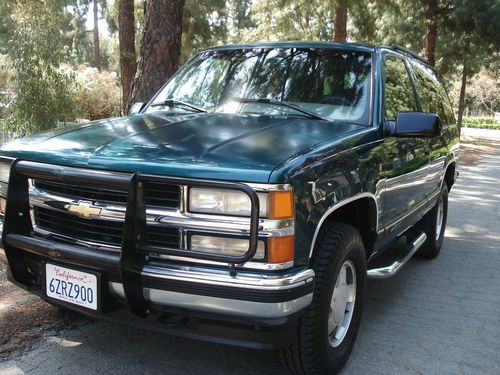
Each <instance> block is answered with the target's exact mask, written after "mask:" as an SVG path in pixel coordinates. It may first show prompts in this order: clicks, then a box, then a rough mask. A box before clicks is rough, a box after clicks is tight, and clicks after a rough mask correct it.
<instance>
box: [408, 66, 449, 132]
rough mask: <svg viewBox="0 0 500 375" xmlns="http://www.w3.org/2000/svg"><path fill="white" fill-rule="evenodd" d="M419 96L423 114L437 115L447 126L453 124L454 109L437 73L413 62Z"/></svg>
mask: <svg viewBox="0 0 500 375" xmlns="http://www.w3.org/2000/svg"><path fill="white" fill-rule="evenodd" d="M412 67H413V71H414V73H415V83H416V86H417V94H418V96H419V98H420V104H421V105H422V111H423V112H429V113H437V114H438V115H439V117H441V120H442V121H443V123H445V124H449V123H453V122H454V121H455V120H454V116H453V108H452V106H451V103H450V99H449V98H448V95H447V94H446V91H445V89H444V87H443V85H442V83H441V82H440V81H439V78H438V77H437V75H436V73H435V72H434V71H433V70H432V69H430V68H429V67H427V66H425V65H423V64H420V63H418V62H412Z"/></svg>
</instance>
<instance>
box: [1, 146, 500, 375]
mask: <svg viewBox="0 0 500 375" xmlns="http://www.w3.org/2000/svg"><path fill="white" fill-rule="evenodd" d="M478 150H479V149H478ZM478 150H474V153H471V154H470V156H471V157H469V158H468V162H469V164H471V163H472V164H475V163H477V162H478V161H481V162H480V163H479V164H477V165H469V166H466V167H463V168H462V170H461V177H460V180H459V182H458V183H457V185H456V186H455V187H454V189H453V190H452V193H451V194H450V209H449V223H448V228H447V231H446V239H445V242H444V246H443V249H442V253H441V255H440V257H439V258H438V259H436V260H433V261H424V260H420V259H414V260H412V261H410V263H409V264H408V266H406V267H405V268H404V269H403V270H402V271H401V272H400V274H398V275H397V276H396V277H394V278H392V279H388V280H381V281H370V282H369V283H368V297H367V301H366V309H365V314H364V317H363V322H362V326H361V333H360V336H359V338H358V342H357V345H356V347H355V349H354V351H353V353H352V356H351V359H350V361H349V362H348V364H347V366H346V368H345V370H344V371H343V374H402V373H404V374H422V373H424V374H500V296H499V295H500V184H499V182H500V145H496V146H495V147H493V148H491V147H490V148H489V151H490V154H489V155H485V156H483V157H482V158H478V157H477V156H478V155H479V154H478V153H477V152H478ZM479 151H481V150H479ZM482 151H484V150H482ZM28 305H29V306H32V307H31V308H28ZM0 332H2V336H1V337H0V361H1V363H0V373H2V374H18V373H19V374H22V373H30V374H56V373H57V374H70V373H71V374H73V373H78V374H95V373H105V374H114V373H116V374H127V373H131V374H132V373H133V374H137V373H155V374H158V373H165V374H203V375H208V374H234V373H238V374H240V375H244V374H283V371H282V370H281V367H280V364H279V362H278V361H277V360H276V358H275V356H274V353H273V352H266V351H252V350H244V349H238V348H230V347H225V346H218V345H212V344H206V343H199V342H195V341H189V340H185V339H177V338H172V337H164V336H161V335H156V334H151V333H149V332H141V331H138V330H135V329H130V328H124V327H121V326H116V325H112V324H105V323H101V322H93V321H89V320H86V319H82V318H79V317H75V316H73V315H71V314H69V315H68V314H62V313H60V312H57V311H56V310H55V309H54V308H52V307H50V306H49V305H47V304H45V303H44V302H42V301H40V300H38V299H36V298H33V297H29V296H28V295H26V294H25V293H24V292H21V291H20V290H17V289H14V288H12V287H9V286H8V285H6V284H5V282H4V280H2V279H1V278H0Z"/></svg>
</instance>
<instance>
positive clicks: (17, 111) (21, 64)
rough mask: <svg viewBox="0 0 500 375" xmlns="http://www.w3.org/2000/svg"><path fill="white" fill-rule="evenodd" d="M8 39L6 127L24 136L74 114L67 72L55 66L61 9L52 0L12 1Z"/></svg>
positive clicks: (59, 48) (60, 48)
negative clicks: (10, 95)
mask: <svg viewBox="0 0 500 375" xmlns="http://www.w3.org/2000/svg"><path fill="white" fill-rule="evenodd" d="M13 19H14V22H15V31H14V32H13V34H12V38H11V40H10V42H9V49H10V52H11V56H12V65H13V68H14V69H15V75H14V77H13V80H14V82H15V85H16V95H15V97H14V100H13V102H12V119H11V121H9V123H8V124H7V125H8V128H9V129H8V130H9V131H10V132H11V133H13V134H15V135H25V134H29V133H32V132H35V131H40V130H46V129H50V128H53V127H54V126H56V124H57V122H58V120H61V121H66V120H70V119H73V118H74V117H75V112H74V106H73V100H72V96H73V92H72V89H71V87H72V82H73V77H71V75H69V74H66V73H64V72H62V71H61V70H60V69H59V62H60V61H61V60H62V54H63V51H64V48H63V44H62V37H61V32H60V30H61V19H62V13H61V8H60V7H59V6H58V4H57V3H56V1H50V0H46V1H40V2H39V1H24V2H19V3H17V4H16V7H15V13H14V15H13Z"/></svg>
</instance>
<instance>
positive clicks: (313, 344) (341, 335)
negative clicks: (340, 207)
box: [282, 223, 366, 375]
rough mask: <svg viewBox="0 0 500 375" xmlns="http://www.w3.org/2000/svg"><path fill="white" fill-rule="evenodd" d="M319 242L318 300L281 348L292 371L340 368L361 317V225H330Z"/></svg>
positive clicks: (318, 371)
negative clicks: (293, 335) (294, 335)
mask: <svg viewBox="0 0 500 375" xmlns="http://www.w3.org/2000/svg"><path fill="white" fill-rule="evenodd" d="M317 244H318V245H317V247H316V249H315V253H316V255H315V256H314V257H313V260H312V268H313V269H314V271H315V273H316V278H315V284H314V295H313V301H312V303H311V305H310V306H309V307H308V308H307V309H306V311H305V312H304V314H303V315H302V317H301V318H300V320H299V328H298V334H297V336H296V337H295V338H294V341H293V343H292V344H290V345H289V346H288V347H286V348H284V349H283V350H282V359H283V361H284V363H285V366H286V367H287V368H288V370H289V371H290V372H291V373H292V374H311V375H312V374H314V375H320V374H333V373H336V372H338V371H339V370H340V369H341V368H342V367H343V366H344V364H345V362H346V361H347V359H348V358H349V355H350V353H351V351H352V348H353V346H354V342H355V340H356V336H357V333H358V328H359V323H360V321H361V312H362V310H363V300H364V296H365V284H366V252H365V248H364V245H363V241H362V239H361V236H360V234H359V232H358V230H357V229H356V228H354V227H352V226H350V225H347V224H340V223H332V224H329V225H328V226H327V227H325V228H324V229H323V230H322V231H321V232H320V235H319V237H318V241H317Z"/></svg>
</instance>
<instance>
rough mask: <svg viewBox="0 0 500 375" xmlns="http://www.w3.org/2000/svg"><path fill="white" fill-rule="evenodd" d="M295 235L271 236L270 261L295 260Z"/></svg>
mask: <svg viewBox="0 0 500 375" xmlns="http://www.w3.org/2000/svg"><path fill="white" fill-rule="evenodd" d="M294 240H295V236H283V237H271V238H269V239H268V240H267V261H268V263H285V262H291V261H293V253H294V251H293V242H294Z"/></svg>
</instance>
